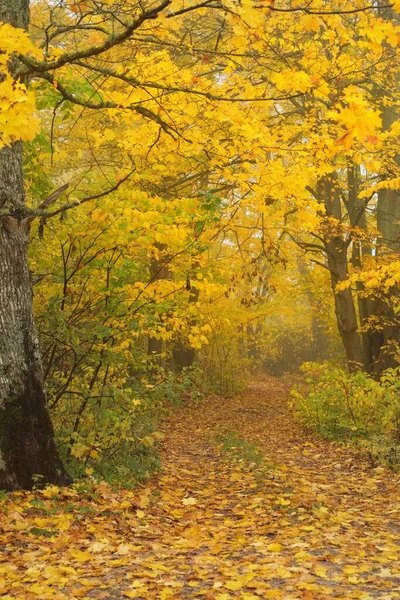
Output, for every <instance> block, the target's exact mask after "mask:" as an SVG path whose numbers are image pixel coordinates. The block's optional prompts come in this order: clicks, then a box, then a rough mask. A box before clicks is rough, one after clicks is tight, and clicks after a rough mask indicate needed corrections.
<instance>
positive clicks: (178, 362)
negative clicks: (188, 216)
mask: <svg viewBox="0 0 400 600" xmlns="http://www.w3.org/2000/svg"><path fill="white" fill-rule="evenodd" d="M196 266H197V264H195V265H194V267H196ZM187 287H188V290H189V300H188V302H189V304H192V303H193V302H197V301H198V299H199V295H200V290H199V289H198V288H196V287H194V286H193V285H191V283H190V279H189V277H188V278H187ZM194 323H195V320H194V319H192V321H191V325H194ZM195 358H196V350H195V349H194V348H192V347H191V346H190V345H189V344H188V342H187V341H185V340H183V339H182V338H179V339H178V340H176V342H175V344H174V347H173V350H172V362H173V366H174V369H175V371H177V373H182V371H183V369H187V368H188V367H191V366H192V365H193V363H194V359H195Z"/></svg>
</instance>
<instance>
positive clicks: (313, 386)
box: [291, 363, 400, 469]
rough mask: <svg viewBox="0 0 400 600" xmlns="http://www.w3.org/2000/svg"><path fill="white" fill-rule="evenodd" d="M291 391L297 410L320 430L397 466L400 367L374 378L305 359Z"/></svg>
mask: <svg viewBox="0 0 400 600" xmlns="http://www.w3.org/2000/svg"><path fill="white" fill-rule="evenodd" d="M301 370H302V371H303V373H304V376H305V377H304V382H303V383H302V384H300V385H298V386H295V387H294V388H293V389H292V391H291V404H292V407H293V408H294V410H295V413H296V414H297V416H298V417H299V418H300V419H301V421H302V422H303V423H304V424H305V425H306V426H308V427H311V428H312V429H314V430H316V431H318V433H319V434H321V435H322V436H324V437H326V438H328V439H335V440H342V441H346V442H348V443H351V444H354V445H356V446H357V447H359V448H360V449H362V451H363V452H365V453H367V454H368V455H369V457H370V458H371V459H373V460H374V461H378V462H382V461H384V462H387V463H388V464H389V465H390V467H392V468H394V469H399V468H400V368H397V369H388V370H387V371H385V372H384V374H383V375H382V377H381V379H380V380H379V381H377V380H375V379H373V378H372V377H371V376H370V375H368V374H366V373H364V372H362V371H357V372H355V373H347V372H346V371H344V370H343V369H341V368H338V367H334V366H332V365H330V364H317V363H305V364H304V365H303V367H302V369H301Z"/></svg>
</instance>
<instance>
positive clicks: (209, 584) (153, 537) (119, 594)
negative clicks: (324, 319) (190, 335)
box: [0, 379, 400, 600]
mask: <svg viewBox="0 0 400 600" xmlns="http://www.w3.org/2000/svg"><path fill="white" fill-rule="evenodd" d="M287 397H288V386H287V385H286V384H284V383H282V382H279V381H277V380H273V379H271V380H268V381H264V382H259V383H254V384H252V385H251V386H250V387H249V389H248V390H247V391H246V392H244V393H243V394H241V395H240V396H238V397H236V398H233V399H220V398H210V399H206V400H204V401H196V402H195V401H190V402H189V403H187V404H186V405H185V406H183V407H181V408H178V409H177V410H174V411H173V415H172V416H171V417H170V418H169V419H167V420H166V421H165V422H164V424H163V432H164V434H165V438H164V440H163V444H162V445H163V448H162V455H163V472H162V473H161V475H160V476H159V477H157V478H156V479H155V480H154V481H153V483H152V484H151V485H149V486H147V487H146V488H142V489H141V490H139V491H120V492H115V491H113V490H112V489H111V488H110V487H109V486H107V485H105V484H100V485H98V486H97V487H94V488H93V489H92V491H91V492H88V491H87V492H86V495H85V496H82V495H80V494H79V492H78V491H77V489H76V488H75V489H74V488H68V489H65V490H61V491H59V490H57V489H56V488H48V489H47V490H45V491H43V492H35V493H32V494H21V495H19V496H18V495H17V496H15V495H13V496H9V497H8V498H7V500H6V501H5V502H4V511H5V512H6V513H7V515H6V516H5V517H4V516H3V521H2V522H1V523H0V536H1V537H0V542H2V544H3V548H2V552H1V551H0V596H2V597H3V598H5V599H6V600H7V599H8V598H20V599H21V600H22V599H23V600H36V599H38V598H39V599H42V598H43V599H47V598H51V599H57V600H58V599H64V598H65V599H72V598H84V599H89V598H90V599H93V598H96V599H104V600H107V599H114V598H115V599H123V598H134V599H137V600H152V599H157V600H164V599H170V598H171V599H177V600H178V599H188V600H189V599H199V600H200V599H201V600H230V599H231V598H232V599H233V598H238V599H241V600H257V599H267V598H281V599H284V600H292V599H293V600H295V599H309V600H328V599H334V598H340V599H343V600H344V599H352V598H361V599H363V600H368V599H375V598H380V599H385V600H391V599H395V598H400V518H399V517H400V504H399V503H400V493H399V477H398V476H397V475H394V474H392V473H390V472H389V471H387V470H386V469H384V468H383V467H378V468H374V467H373V466H372V465H370V464H369V463H368V462H367V461H363V460H362V459H360V457H359V456H357V454H356V453H353V452H351V451H350V450H349V449H347V448H345V447H344V446H342V445H340V444H335V443H332V442H327V441H324V440H321V439H319V438H317V437H316V436H313V435H312V434H307V433H306V432H304V431H303V430H302V429H301V427H300V426H299V425H298V424H297V423H296V422H295V420H294V419H293V416H292V414H291V412H290V409H289V408H288V406H287V402H286V400H287ZM3 515H4V512H3Z"/></svg>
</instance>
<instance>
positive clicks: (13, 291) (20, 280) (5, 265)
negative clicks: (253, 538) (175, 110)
mask: <svg viewBox="0 0 400 600" xmlns="http://www.w3.org/2000/svg"><path fill="white" fill-rule="evenodd" d="M0 20H1V21H3V22H9V23H11V24H13V25H15V26H18V27H24V28H27V26H28V23H29V2H28V0H0ZM24 202H25V192H24V178H23V171H22V144H21V143H19V142H16V143H13V144H12V145H11V146H10V147H5V148H2V149H0V208H1V209H2V214H3V216H2V218H1V219H0V489H6V490H16V489H21V488H22V489H29V488H31V487H32V485H33V484H35V483H36V482H40V483H42V484H45V483H55V484H65V483H67V482H69V477H68V475H67V474H66V473H65V470H64V468H63V465H62V463H61V461H60V458H59V456H58V453H57V449H56V446H55V443H54V434H53V428H52V424H51V421H50V418H49V415H48V413H47V409H46V398H45V392H44V388H43V381H42V369H41V361H40V353H39V345H38V339H37V335H36V331H35V327H34V321H33V313H32V284H31V278H30V272H29V267H28V258H27V250H28V236H29V222H28V220H27V219H22V218H20V217H19V215H18V209H17V207H20V206H21V205H22V204H24Z"/></svg>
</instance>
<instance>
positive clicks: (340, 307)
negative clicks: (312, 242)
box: [317, 174, 364, 370]
mask: <svg viewBox="0 0 400 600" xmlns="http://www.w3.org/2000/svg"><path fill="white" fill-rule="evenodd" d="M317 194H318V197H319V198H321V200H323V201H324V205H325V212H326V215H327V217H328V218H330V219H333V220H334V221H333V223H332V221H330V222H329V223H328V224H327V230H326V232H325V235H324V244H325V248H326V254H327V261H328V267H329V271H330V274H331V286H332V291H333V295H334V299H335V314H336V322H337V326H338V330H339V333H340V337H341V338H342V343H343V348H344V350H345V353H346V358H347V364H348V366H349V369H350V370H355V369H359V368H360V367H362V366H363V362H364V361H363V358H364V356H363V351H362V346H361V340H360V335H359V332H358V323H357V313H356V309H355V305H354V299H353V294H352V291H351V289H350V288H346V289H344V290H340V291H338V290H337V285H338V284H339V283H342V282H346V281H347V280H348V259H347V248H348V243H347V242H346V240H345V239H344V237H343V234H342V232H341V231H340V228H341V223H342V209H341V200H340V187H339V184H338V181H337V175H336V174H332V175H326V176H325V177H323V178H321V179H320V181H319V182H318V186H317ZM334 225H336V226H337V231H334V230H333V226H334Z"/></svg>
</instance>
